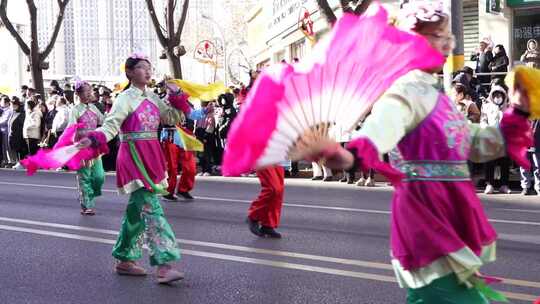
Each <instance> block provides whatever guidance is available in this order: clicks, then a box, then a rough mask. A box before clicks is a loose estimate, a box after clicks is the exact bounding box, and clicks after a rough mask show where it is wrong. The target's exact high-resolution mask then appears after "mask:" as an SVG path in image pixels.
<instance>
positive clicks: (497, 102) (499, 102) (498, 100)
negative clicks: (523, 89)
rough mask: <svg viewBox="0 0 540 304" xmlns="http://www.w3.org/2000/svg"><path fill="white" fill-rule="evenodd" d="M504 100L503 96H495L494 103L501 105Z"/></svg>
mask: <svg viewBox="0 0 540 304" xmlns="http://www.w3.org/2000/svg"><path fill="white" fill-rule="evenodd" d="M503 102H504V99H503V98H502V97H495V98H493V103H495V104H496V105H498V106H500V105H501V104H502V103H503Z"/></svg>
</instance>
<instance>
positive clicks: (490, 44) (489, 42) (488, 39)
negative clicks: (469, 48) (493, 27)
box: [480, 36, 493, 47]
mask: <svg viewBox="0 0 540 304" xmlns="http://www.w3.org/2000/svg"><path fill="white" fill-rule="evenodd" d="M480 42H483V43H485V44H486V45H487V46H488V47H493V41H492V40H491V37H488V36H486V37H482V39H481V40H480Z"/></svg>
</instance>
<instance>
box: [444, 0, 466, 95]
mask: <svg viewBox="0 0 540 304" xmlns="http://www.w3.org/2000/svg"><path fill="white" fill-rule="evenodd" d="M444 5H445V8H446V10H447V11H448V12H450V26H451V28H452V34H453V35H454V37H455V39H456V46H455V47H454V50H453V51H452V54H451V55H450V56H449V57H448V59H447V60H446V64H445V65H444V89H445V91H446V92H449V91H450V88H451V86H452V73H453V72H455V71H457V70H459V69H461V68H463V65H464V64H465V56H464V47H463V44H464V41H463V40H464V39H463V4H462V1H461V0H445V1H444Z"/></svg>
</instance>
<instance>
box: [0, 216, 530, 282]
mask: <svg viewBox="0 0 540 304" xmlns="http://www.w3.org/2000/svg"><path fill="white" fill-rule="evenodd" d="M0 221H2V222H10V223H18V224H27V225H34V226H41V227H51V228H61V229H66V230H76V231H88V232H96V233H102V234H108V235H114V236H117V235H118V232H117V231H115V230H110V229H99V228H91V227H83V226H75V225H67V224H59V223H50V222H42V221H33V220H25V219H17V218H8V217H0ZM2 226H3V225H0V229H2V228H1V227H2ZM5 227H16V228H21V229H27V228H24V227H18V226H5ZM31 230H34V229H31ZM50 232H51V233H53V234H55V233H57V232H53V231H50ZM58 234H59V235H60V236H62V235H64V234H65V233H60V232H58ZM67 235H71V234H67ZM53 236H54V235H53ZM504 236H505V235H503V237H504ZM90 239H92V237H90ZM177 241H178V242H179V243H181V244H187V245H195V246H202V247H211V248H219V249H227V250H236V251H242V252H248V253H257V254H267V255H274V256H282V257H292V258H298V259H305V260H315V261H322V262H330V263H336V264H344V265H353V266H360V267H366V268H374V269H383V270H393V268H392V265H391V264H385V263H380V262H370V261H362V260H353V259H342V258H334V257H326V256H318V255H311V254H304V253H297V252H290V251H279V250H271V249H260V248H252V247H246V246H237V245H229V244H221V243H211V242H202V241H194V240H186V239H177ZM504 283H505V284H507V285H516V286H523V287H534V288H540V282H530V281H524V280H516V279H504Z"/></svg>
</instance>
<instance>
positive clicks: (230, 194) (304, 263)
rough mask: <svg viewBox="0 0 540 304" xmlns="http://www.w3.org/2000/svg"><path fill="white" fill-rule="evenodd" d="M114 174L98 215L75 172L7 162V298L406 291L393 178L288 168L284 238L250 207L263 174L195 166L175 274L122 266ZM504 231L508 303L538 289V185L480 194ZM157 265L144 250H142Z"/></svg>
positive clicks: (387, 298) (395, 297) (179, 207)
mask: <svg viewBox="0 0 540 304" xmlns="http://www.w3.org/2000/svg"><path fill="white" fill-rule="evenodd" d="M114 181H115V177H114V176H107V179H106V184H105V187H104V189H106V190H105V192H104V195H103V196H102V197H100V198H98V201H97V215H96V216H94V217H82V216H80V215H79V206H78V201H77V193H76V188H75V176H74V175H73V174H71V173H56V172H42V173H38V174H36V175H35V176H33V177H27V176H25V175H24V172H21V171H12V170H0V208H1V209H0V210H1V211H0V248H1V249H0V274H1V275H0V303H10V304H11V303H257V304H263V303H310V304H313V303H385V304H386V303H405V291H404V290H402V289H400V288H399V287H398V285H397V283H395V280H394V276H393V271H392V269H391V267H390V265H389V254H388V253H389V246H388V243H389V205H390V204H389V202H390V197H391V194H392V189H391V188H389V187H383V186H380V187H376V188H360V187H356V186H349V185H343V184H339V183H337V182H333V183H323V182H312V181H309V180H300V179H288V180H287V183H286V184H287V186H286V191H285V192H286V194H285V202H286V204H285V206H284V209H283V214H282V222H281V226H280V228H279V231H280V232H281V233H282V234H283V235H284V237H283V239H281V240H270V239H259V238H257V237H255V236H253V235H252V234H251V233H249V231H248V229H247V226H246V224H245V223H244V219H245V216H246V210H247V208H248V206H249V205H248V204H249V202H250V201H251V200H252V199H253V198H254V197H256V195H257V193H258V191H259V185H258V181H257V179H254V178H220V177H204V178H198V180H197V185H196V189H195V191H193V194H194V195H195V196H196V200H195V201H193V202H185V201H178V202H167V201H164V202H163V206H164V209H165V213H166V215H167V218H168V220H169V222H170V223H171V225H172V227H173V229H174V230H175V232H176V237H177V238H178V239H179V242H180V246H181V248H182V253H183V256H182V260H181V261H180V262H179V263H178V264H177V265H176V266H177V267H179V268H180V269H181V270H182V271H184V272H185V273H186V279H185V280H184V281H182V282H180V283H178V284H175V285H173V286H159V285H157V284H155V277H154V275H153V273H151V275H149V276H147V277H145V278H132V277H121V276H117V275H116V274H114V272H113V267H114V260H113V258H112V257H111V254H110V253H111V248H112V244H113V243H114V240H115V239H116V233H117V232H118V230H119V227H120V221H121V217H122V215H123V210H124V209H125V206H126V203H127V196H119V195H117V194H116V192H115V190H114V189H115V186H114V184H115V182H114ZM482 200H483V202H484V206H485V209H486V212H487V214H488V216H489V218H490V219H491V221H492V223H493V225H494V226H495V228H496V229H497V231H498V233H499V235H500V241H499V242H498V252H497V254H498V260H497V262H496V263H494V264H491V265H487V266H486V267H484V268H483V269H482V271H483V272H484V273H485V274H489V275H494V276H500V277H503V278H504V279H505V281H504V283H503V284H500V285H497V286H496V289H497V290H501V291H504V292H506V293H507V295H508V296H509V298H510V302H511V303H531V302H532V300H533V299H535V298H537V297H539V296H540V233H539V232H540V219H539V218H540V197H537V196H534V197H522V196H520V195H519V194H514V195H510V196H508V195H494V196H483V195H482ZM142 262H143V264H144V265H145V266H146V267H147V269H149V270H151V269H150V266H149V265H148V259H147V256H145V259H144V260H143V261H142Z"/></svg>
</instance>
